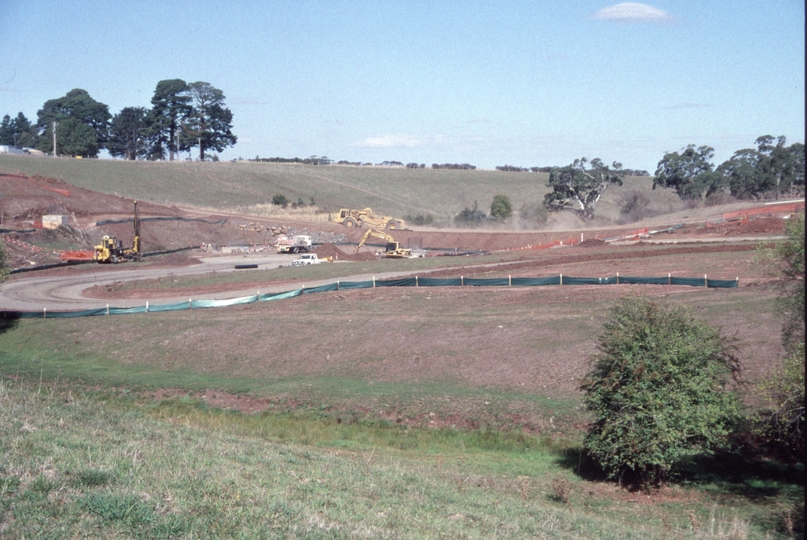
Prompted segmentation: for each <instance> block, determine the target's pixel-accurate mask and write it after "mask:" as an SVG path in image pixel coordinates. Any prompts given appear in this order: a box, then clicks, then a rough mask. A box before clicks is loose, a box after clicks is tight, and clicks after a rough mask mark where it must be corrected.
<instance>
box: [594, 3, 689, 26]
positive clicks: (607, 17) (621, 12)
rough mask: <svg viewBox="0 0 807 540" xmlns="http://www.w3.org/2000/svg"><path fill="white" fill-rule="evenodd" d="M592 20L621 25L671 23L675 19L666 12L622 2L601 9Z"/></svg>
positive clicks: (645, 5)
mask: <svg viewBox="0 0 807 540" xmlns="http://www.w3.org/2000/svg"><path fill="white" fill-rule="evenodd" d="M594 18H595V19H599V20H601V21H609V22H623V23H645V22H650V23H672V22H675V17H673V16H672V15H670V14H669V13H667V12H666V11H664V10H662V9H659V8H656V7H653V6H648V5H647V4H639V3H636V2H622V3H620V4H614V5H613V6H610V7H607V8H603V9H601V10H599V11H597V12H596V13H594Z"/></svg>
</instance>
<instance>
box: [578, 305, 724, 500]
mask: <svg viewBox="0 0 807 540" xmlns="http://www.w3.org/2000/svg"><path fill="white" fill-rule="evenodd" d="M598 348H599V352H598V353H597V355H596V356H595V358H594V366H593V369H592V371H591V372H590V373H588V375H586V377H585V378H584V380H583V383H582V386H581V388H582V389H583V390H584V391H585V393H586V395H585V404H586V408H587V409H588V410H589V411H591V412H593V413H594V415H595V419H594V422H593V423H592V424H591V426H590V428H589V432H588V434H587V435H586V438H585V442H584V447H585V449H586V451H587V452H588V453H589V455H591V456H592V457H593V458H594V460H595V461H597V462H598V463H599V464H600V465H601V466H602V468H603V470H604V471H605V472H606V474H607V475H608V477H609V478H611V479H615V480H618V481H619V482H620V484H626V485H628V486H631V487H647V486H651V485H653V486H658V485H660V484H663V483H664V482H665V481H667V479H668V478H669V475H670V471H671V469H672V467H673V466H674V465H675V464H676V463H677V462H679V461H681V460H682V459H683V458H685V457H687V456H692V455H698V454H709V453H711V452H713V451H714V450H716V449H718V448H721V447H722V446H724V445H725V444H726V442H727V438H728V436H729V434H730V433H731V432H732V428H733V424H734V421H735V418H736V416H737V414H738V410H739V400H738V398H737V396H736V393H735V392H734V391H731V390H730V389H729V383H730V382H731V378H732V375H736V374H737V373H738V372H739V364H738V362H737V360H736V359H735V358H734V357H733V356H732V355H731V354H730V352H729V350H728V347H727V345H726V343H725V339H724V338H723V337H722V336H721V335H720V333H719V332H718V331H717V330H714V329H713V328H710V327H709V326H707V325H705V324H704V323H703V322H701V321H699V320H697V319H696V318H695V317H694V316H693V315H692V314H691V313H690V312H689V311H688V310H686V309H685V308H684V307H681V306H675V305H666V304H662V303H659V302H657V301H654V300H651V299H647V298H635V297H628V298H623V299H622V300H621V301H620V302H619V303H617V304H616V305H615V306H614V307H613V308H612V309H611V310H610V312H609V317H608V319H607V321H606V323H605V325H604V331H603V333H602V335H601V336H600V338H599V344H598Z"/></svg>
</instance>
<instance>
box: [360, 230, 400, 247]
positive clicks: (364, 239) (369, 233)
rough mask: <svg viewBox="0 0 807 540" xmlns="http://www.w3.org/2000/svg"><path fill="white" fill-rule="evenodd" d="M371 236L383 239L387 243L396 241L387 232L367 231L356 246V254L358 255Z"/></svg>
mask: <svg viewBox="0 0 807 540" xmlns="http://www.w3.org/2000/svg"><path fill="white" fill-rule="evenodd" d="M371 236H375V237H376V238H381V239H382V240H386V241H387V242H395V239H394V238H393V237H391V236H390V235H388V234H387V233H385V232H382V231H379V230H376V229H367V232H366V233H364V236H362V237H361V240H359V243H358V245H357V246H356V251H355V252H354V253H358V252H359V250H360V249H361V247H362V246H363V245H364V243H365V242H367V239H368V238H370V237H371Z"/></svg>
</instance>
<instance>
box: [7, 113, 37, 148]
mask: <svg viewBox="0 0 807 540" xmlns="http://www.w3.org/2000/svg"><path fill="white" fill-rule="evenodd" d="M0 144H7V145H9V146H17V147H33V146H36V128H35V127H33V126H31V122H30V121H29V120H28V119H27V118H26V117H25V115H24V114H22V113H19V114H17V117H16V118H13V119H12V118H11V117H10V116H9V115H5V116H4V117H3V121H2V122H0Z"/></svg>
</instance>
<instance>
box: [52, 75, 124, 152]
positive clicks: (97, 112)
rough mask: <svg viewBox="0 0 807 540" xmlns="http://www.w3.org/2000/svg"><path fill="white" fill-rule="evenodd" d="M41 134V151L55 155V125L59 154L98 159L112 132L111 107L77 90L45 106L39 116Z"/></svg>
mask: <svg viewBox="0 0 807 540" xmlns="http://www.w3.org/2000/svg"><path fill="white" fill-rule="evenodd" d="M37 117H38V122H37V126H38V128H39V130H40V131H41V132H42V137H40V140H39V149H40V150H42V151H43V152H53V122H57V127H56V153H57V154H58V155H74V156H82V157H97V156H98V152H99V150H100V149H101V148H105V145H106V142H107V138H108V131H109V119H110V118H111V115H110V114H109V107H107V106H106V105H105V104H103V103H99V102H97V101H95V100H94V99H93V98H92V97H90V94H89V93H87V91H86V90H81V89H75V90H71V91H70V92H68V93H67V94H66V95H65V96H62V97H60V98H56V99H51V100H48V101H46V102H45V105H44V106H43V107H42V109H41V110H39V111H38V112H37Z"/></svg>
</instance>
